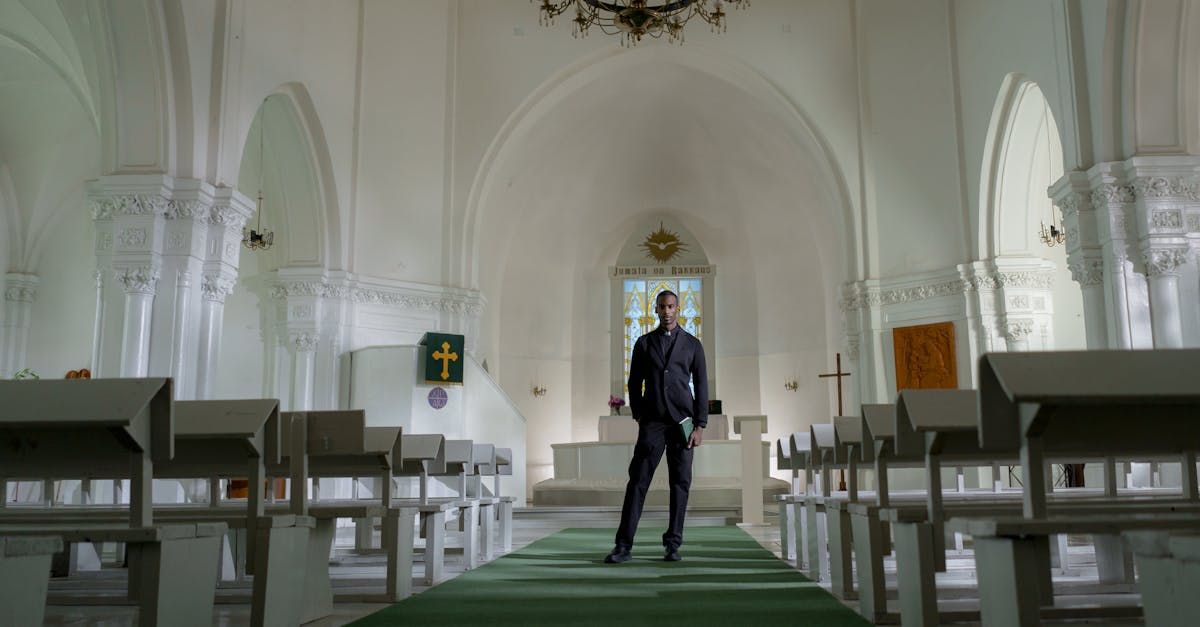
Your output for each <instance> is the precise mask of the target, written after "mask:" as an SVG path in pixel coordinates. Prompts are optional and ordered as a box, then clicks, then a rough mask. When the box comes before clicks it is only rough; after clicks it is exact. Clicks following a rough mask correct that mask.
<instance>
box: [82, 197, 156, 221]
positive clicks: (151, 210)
mask: <svg viewBox="0 0 1200 627" xmlns="http://www.w3.org/2000/svg"><path fill="white" fill-rule="evenodd" d="M88 204H89V205H90V206H91V210H92V219H93V220H111V219H112V218H114V217H116V216H161V215H166V213H167V208H168V206H169V205H170V204H171V201H169V200H167V199H166V198H163V197H162V196H160V195H158V194H136V195H129V196H104V197H97V198H92V199H91V200H90V201H89V203H88Z"/></svg>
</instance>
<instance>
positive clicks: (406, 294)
mask: <svg viewBox="0 0 1200 627" xmlns="http://www.w3.org/2000/svg"><path fill="white" fill-rule="evenodd" d="M268 293H269V295H270V297H271V298H273V299H275V300H287V299H289V298H305V297H307V298H328V299H340V300H349V301H350V302H352V303H355V304H359V305H384V306H388V307H397V308H400V309H411V310H421V311H434V312H438V313H446V314H454V315H468V316H477V315H479V314H481V313H482V312H483V301H482V300H481V299H480V298H479V297H478V296H477V295H468V294H462V295H459V294H429V293H417V292H415V291H409V290H405V289H403V288H398V289H388V288H383V287H375V286H372V287H367V286H361V285H358V284H357V283H355V282H353V281H351V282H348V283H332V282H329V281H323V280H311V281H287V280H285V281H280V282H277V283H275V284H273V285H271V287H270V289H269V291H268Z"/></svg>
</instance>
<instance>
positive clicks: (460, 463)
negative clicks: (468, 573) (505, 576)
mask: <svg viewBox="0 0 1200 627" xmlns="http://www.w3.org/2000/svg"><path fill="white" fill-rule="evenodd" d="M473 474H475V443H474V442H473V441H471V440H446V466H445V468H444V469H443V470H442V471H441V472H435V473H432V474H431V475H430V476H433V477H453V478H455V479H457V482H456V485H457V491H458V496H457V497H456V498H449V499H444V500H446V501H448V502H450V503H451V504H452V505H453V506H454V507H456V508H458V530H459V532H460V533H461V534H462V545H463V567H464V568H465V569H466V570H472V569H474V568H476V567H478V566H479V499H477V498H472V497H468V496H467V477H468V476H469V475H473Z"/></svg>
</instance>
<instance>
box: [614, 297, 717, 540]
mask: <svg viewBox="0 0 1200 627" xmlns="http://www.w3.org/2000/svg"><path fill="white" fill-rule="evenodd" d="M654 302H655V305H654V312H655V313H656V314H658V322H659V325H658V328H657V329H655V330H653V331H651V332H649V333H647V334H645V335H643V336H642V337H639V338H638V340H637V342H636V343H635V344H634V345H633V356H632V358H631V361H630V365H629V407H630V409H631V410H632V412H633V419H634V420H636V421H637V423H638V439H637V444H636V445H635V446H634V448H633V460H632V461H631V462H629V483H628V485H626V487H625V503H624V505H623V506H622V507H621V524H620V526H619V527H617V540H616V546H615V547H614V548H613V550H612V552H611V553H609V554H608V556H607V557H605V558H604V561H605V562H606V563H608V564H619V563H621V562H627V561H629V560H630V558H631V555H630V553H629V551H630V549H632V548H633V535H634V534H635V533H636V532H637V526H638V519H640V518H641V517H642V505H643V504H644V503H645V502H646V491H647V490H648V489H649V488H650V480H651V479H653V478H654V470H655V468H657V467H658V462H659V460H660V459H662V455H663V451H664V450H665V451H666V453H667V472H668V476H669V478H670V486H671V518H670V522H669V524H668V525H667V531H666V533H664V534H663V536H662V542H663V547H664V548H666V556H665V557H664V558H663V559H665V560H666V561H668V562H677V561H679V560H680V557H679V545H681V544H683V517H684V514H685V512H686V511H687V501H688V490H689V489H690V488H691V486H692V449H693V448H694V447H697V446H700V440H701V439H702V437H703V436H702V434H703V432H704V428H705V426H707V424H708V372H707V370H706V368H705V365H704V347H703V346H701V345H700V340H698V339H696V337H695V336H693V335H692V334H690V333H688V332H687V331H684V330H683V329H682V328H680V327H679V326H678V324H677V322H676V319H677V318H678V314H679V297H677V296H676V295H675V293H674V292H671V291H670V290H664V291H662V292H660V293H659V294H658V298H656V299H655V301H654ZM689 381H691V387H692V388H694V389H695V395H694V396H693V394H692V390H691V389H689V386H688V382H689ZM688 418H690V419H691V423H692V426H694V427H695V428H694V429H693V430H692V432H691V435H690V436H685V435H684V433H685V430H684V429H683V428H682V426H681V425H682V422H683V421H684V420H685V419H688Z"/></svg>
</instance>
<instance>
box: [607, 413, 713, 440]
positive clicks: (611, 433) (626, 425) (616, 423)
mask: <svg viewBox="0 0 1200 627" xmlns="http://www.w3.org/2000/svg"><path fill="white" fill-rule="evenodd" d="M598 432H599V433H598V435H599V438H598V439H597V441H598V442H637V434H638V424H637V421H635V420H634V419H633V417H632V416H629V415H628V414H626V415H621V416H600V420H599V423H598ZM704 439H705V441H708V440H728V439H729V416H726V415H724V414H717V415H715V416H709V417H708V426H707V427H706V428H705V429H704Z"/></svg>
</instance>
